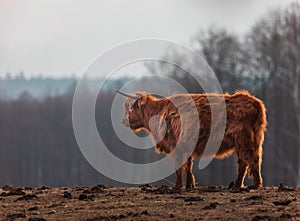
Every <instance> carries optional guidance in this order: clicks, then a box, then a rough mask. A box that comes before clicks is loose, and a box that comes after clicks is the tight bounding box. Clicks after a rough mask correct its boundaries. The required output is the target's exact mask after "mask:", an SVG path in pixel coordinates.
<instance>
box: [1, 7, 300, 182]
mask: <svg viewBox="0 0 300 221" xmlns="http://www.w3.org/2000/svg"><path fill="white" fill-rule="evenodd" d="M191 45H192V48H193V49H194V50H196V51H197V52H198V53H200V54H201V55H202V56H203V57H204V58H205V60H206V61H207V62H208V64H209V65H210V66H211V67H212V69H213V70H214V72H215V74H216V76H217V77H218V79H219V81H220V83H221V85H222V88H223V90H224V91H226V92H229V93H234V91H235V90H237V89H247V90H249V91H250V92H251V93H252V94H254V95H255V96H257V97H258V98H260V99H262V100H263V101H264V102H265V105H266V108H267V117H268V130H267V132H266V138H265V143H264V152H263V153H264V154H263V166H262V175H263V178H264V184H265V185H277V184H279V183H281V182H282V183H285V184H288V185H300V149H299V146H300V134H299V133H300V111H299V110H300V62H299V61H300V50H299V49H300V5H299V3H297V2H295V3H293V4H291V5H290V6H288V7H287V8H284V9H277V10H273V11H271V12H269V13H268V14H266V15H265V16H264V17H262V18H261V19H259V20H258V21H257V22H256V23H255V24H254V25H253V26H252V28H251V29H250V30H249V32H248V33H246V34H245V35H244V36H237V35H236V34H234V33H231V32H229V31H227V30H226V29H222V28H218V27H211V28H209V29H207V30H202V31H200V32H198V33H197V34H195V36H193V38H192V40H191ZM166 56H173V57H175V58H176V60H178V62H187V61H185V60H184V58H182V57H181V56H180V54H178V53H176V52H175V51H174V52H173V53H169V54H168V55H166ZM147 68H148V70H149V72H152V73H161V72H165V71H166V70H167V71H168V73H170V75H171V76H172V77H173V78H175V79H177V80H178V82H180V83H181V84H182V85H184V87H185V88H186V89H188V90H189V92H199V91H200V89H199V85H196V84H195V82H194V81H193V79H191V78H190V76H189V74H188V73H186V72H185V71H184V70H182V69H180V68H178V67H175V66H170V65H167V64H165V63H155V64H154V63H147ZM120 82H122V81H119V82H118V84H115V85H111V86H110V87H109V88H107V89H106V90H105V92H104V95H103V96H102V100H101V102H100V101H99V102H97V103H96V121H97V126H98V130H99V133H100V134H101V136H102V137H103V140H104V142H105V143H107V144H108V146H110V147H111V152H113V153H114V154H116V155H118V157H121V158H123V159H126V160H129V161H135V162H150V161H151V160H153V159H154V160H155V159H158V157H159V156H156V155H155V153H154V150H153V149H150V150H147V151H146V152H145V153H140V152H139V151H138V150H132V149H130V148H128V147H126V145H125V144H123V143H122V142H121V141H120V140H119V139H118V137H117V136H116V134H115V133H114V130H113V127H112V125H111V119H110V117H111V116H110V108H111V104H112V100H113V98H114V97H115V92H116V90H117V89H118V87H119V86H120V85H121V84H120ZM74 90H75V87H74V85H73V86H72V87H70V88H69V90H68V91H67V92H65V93H64V94H59V95H55V96H50V95H49V96H44V97H43V98H42V99H37V98H35V97H33V96H31V95H30V93H28V92H24V93H22V94H21V95H20V96H19V97H18V98H16V99H3V100H0V185H5V184H13V185H15V186H42V185H46V186H87V185H94V184H96V183H103V184H106V185H124V184H121V183H118V182H116V181H113V180H110V179H109V178H107V177H105V176H103V175H101V174H99V173H98V172H97V171H96V170H95V169H93V167H92V166H91V165H89V163H88V162H87V161H86V160H85V159H84V157H83V155H82V154H81V152H80V149H79V148H78V146H77V143H76V140H75V136H74V133H73V127H72V114H71V113H72V99H73V95H74ZM194 172H195V174H196V180H197V181H198V182H199V183H198V185H226V184H228V183H230V182H231V181H233V180H234V179H235V177H236V168H235V160H234V156H232V157H230V158H228V159H225V160H222V161H220V160H214V161H213V162H212V163H211V164H210V165H209V166H208V167H207V168H205V169H204V170H201V171H200V170H199V169H198V168H194ZM168 180H172V177H170V178H167V179H166V180H162V181H160V182H158V184H169V183H168Z"/></svg>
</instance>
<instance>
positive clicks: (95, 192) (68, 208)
mask: <svg viewBox="0 0 300 221" xmlns="http://www.w3.org/2000/svg"><path fill="white" fill-rule="evenodd" d="M299 199H300V187H298V188H291V187H285V186H282V185H280V186H278V187H264V188H262V189H260V190H250V189H247V188H246V189H242V190H239V191H232V190H229V189H228V188H227V187H220V186H208V187H198V188H196V189H194V190H192V191H185V190H182V191H181V192H176V191H173V190H172V188H170V187H166V186H160V187H152V186H150V185H143V186H140V187H133V188H127V187H126V188H125V187H124V188H123V187H118V188H117V187H105V186H103V185H98V186H95V187H92V188H91V187H84V188H75V187H74V188H47V187H42V188H38V189H37V188H34V189H32V188H18V189H14V188H12V187H10V186H5V187H3V188H2V189H0V219H1V220H16V221H18V220H30V221H43V220H70V221H71V220H72V221H74V220H83V221H97V220H253V221H254V220H255V221H256V220H300V202H299Z"/></svg>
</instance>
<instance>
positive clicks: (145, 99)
mask: <svg viewBox="0 0 300 221" xmlns="http://www.w3.org/2000/svg"><path fill="white" fill-rule="evenodd" d="M146 103H147V96H143V97H141V100H140V102H139V107H141V106H144V105H145V104H146Z"/></svg>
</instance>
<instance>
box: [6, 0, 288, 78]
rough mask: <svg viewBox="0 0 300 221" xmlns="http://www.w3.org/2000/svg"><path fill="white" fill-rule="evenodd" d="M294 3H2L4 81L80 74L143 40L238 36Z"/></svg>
mask: <svg viewBox="0 0 300 221" xmlns="http://www.w3.org/2000/svg"><path fill="white" fill-rule="evenodd" d="M292 1H293V0H85V1H84V0H23V1H20V0H0V76H4V75H5V74H6V73H7V72H10V73H11V74H12V75H15V74H17V73H19V72H20V71H21V70H22V71H24V72H25V75H26V76H37V75H40V74H41V75H43V76H51V77H63V76H70V75H71V74H72V73H75V74H76V75H78V76H79V75H80V74H81V73H82V72H83V71H84V69H85V68H86V66H87V65H88V64H89V63H90V62H91V61H92V60H93V59H94V58H95V57H96V56H97V55H98V54H100V53H102V52H104V51H106V50H108V49H109V48H111V47H112V46H115V45H116V44H120V43H122V42H124V41H131V40H134V39H139V38H163V39H167V40H172V41H177V42H179V43H182V44H188V43H189V41H190V39H191V37H192V36H193V35H195V34H196V33H197V32H198V31H199V30H200V29H201V28H206V27H208V26H209V25H211V24H214V25H217V26H220V27H226V28H228V29H229V30H230V31H234V32H236V33H238V34H243V33H245V32H247V31H248V30H249V29H250V27H251V25H253V23H254V22H255V21H256V20H257V19H258V18H259V17H260V16H262V15H264V14H265V13H266V12H267V11H268V10H269V9H272V8H277V7H278V6H281V7H284V6H286V5H287V4H289V3H290V2H292Z"/></svg>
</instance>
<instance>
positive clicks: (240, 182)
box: [234, 159, 248, 189]
mask: <svg viewBox="0 0 300 221" xmlns="http://www.w3.org/2000/svg"><path fill="white" fill-rule="evenodd" d="M237 167H238V178H237V179H236V181H235V183H234V188H235V189H240V188H241V187H243V186H244V179H245V176H246V171H247V168H248V165H247V163H246V162H245V161H244V160H242V159H238V161H237Z"/></svg>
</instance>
